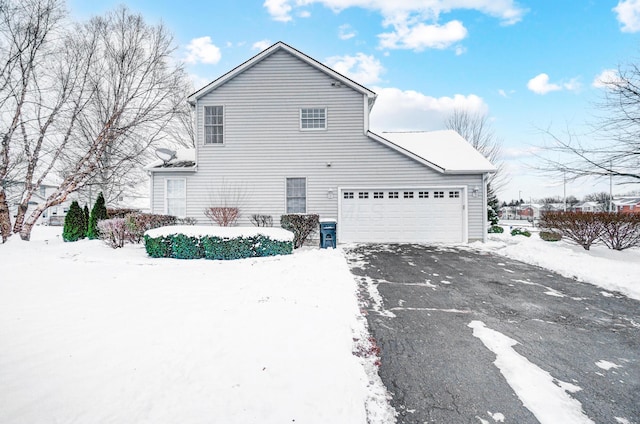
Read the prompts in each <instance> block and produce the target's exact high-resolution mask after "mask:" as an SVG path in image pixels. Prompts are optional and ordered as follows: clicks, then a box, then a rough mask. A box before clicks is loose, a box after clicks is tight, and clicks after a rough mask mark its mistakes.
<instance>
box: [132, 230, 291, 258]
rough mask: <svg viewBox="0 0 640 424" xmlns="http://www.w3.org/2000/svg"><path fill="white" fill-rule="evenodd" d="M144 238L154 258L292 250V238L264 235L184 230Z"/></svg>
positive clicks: (242, 255)
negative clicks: (193, 234)
mask: <svg viewBox="0 0 640 424" xmlns="http://www.w3.org/2000/svg"><path fill="white" fill-rule="evenodd" d="M144 242H145V249H146V251H147V254H148V255H149V256H151V257H153V258H169V257H172V258H177V259H199V258H206V259H242V258H250V257H261V256H274V255H287V254H291V253H292V252H293V243H292V242H290V241H280V240H272V239H271V238H269V237H268V236H264V235H257V236H253V237H236V238H222V237H217V236H201V237H191V236H186V235H184V234H172V235H169V236H160V237H149V236H148V235H145V236H144Z"/></svg>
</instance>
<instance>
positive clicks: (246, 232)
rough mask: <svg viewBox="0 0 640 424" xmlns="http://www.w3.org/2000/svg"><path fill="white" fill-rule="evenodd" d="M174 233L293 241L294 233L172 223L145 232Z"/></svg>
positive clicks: (280, 229)
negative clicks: (259, 237) (263, 237)
mask: <svg viewBox="0 0 640 424" xmlns="http://www.w3.org/2000/svg"><path fill="white" fill-rule="evenodd" d="M172 234H184V235H185V236H190V237H204V236H209V237H220V238H237V237H255V236H259V235H262V236H266V237H269V238H270V239H271V240H277V241H293V233H292V232H291V231H287V230H285V229H284V228H274V227H217V226H213V225H172V226H169V227H160V228H155V229H153V230H149V231H147V232H146V233H145V235H148V236H149V237H160V236H169V235H172Z"/></svg>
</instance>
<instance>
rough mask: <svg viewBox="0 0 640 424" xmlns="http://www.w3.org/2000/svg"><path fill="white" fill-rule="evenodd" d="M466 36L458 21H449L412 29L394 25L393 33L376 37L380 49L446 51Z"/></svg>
mask: <svg viewBox="0 0 640 424" xmlns="http://www.w3.org/2000/svg"><path fill="white" fill-rule="evenodd" d="M466 36H467V29H466V28H465V27H464V25H462V22H460V21H450V22H447V23H446V24H444V25H438V24H434V25H425V24H424V23H418V24H416V25H414V26H412V27H409V26H406V25H395V31H393V32H387V33H383V34H380V35H378V37H379V38H380V47H382V48H387V49H410V50H416V51H421V50H424V49H426V48H431V49H446V48H447V47H449V46H451V45H452V44H455V43H457V42H458V41H460V40H463V39H464V38H465V37H466Z"/></svg>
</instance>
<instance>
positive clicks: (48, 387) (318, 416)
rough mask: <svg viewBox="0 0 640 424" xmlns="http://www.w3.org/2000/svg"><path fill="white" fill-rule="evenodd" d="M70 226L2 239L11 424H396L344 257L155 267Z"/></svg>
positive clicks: (0, 374)
mask: <svg viewBox="0 0 640 424" xmlns="http://www.w3.org/2000/svg"><path fill="white" fill-rule="evenodd" d="M60 232H61V229H60V228H46V227H42V228H41V227H38V228H36V229H34V234H33V240H32V241H31V242H28V243H26V242H22V241H20V240H19V239H18V238H17V237H12V239H10V241H9V242H8V243H7V244H5V245H0V269H1V272H2V274H1V277H0V382H1V384H0V422H2V423H4V424H8V423H32V424H33V423H54V422H59V423H72V422H75V423H98V422H101V423H104V422H110V423H142V422H145V423H213V422H219V423H254V422H260V423H292V422H299V423H363V424H364V423H365V422H367V416H368V419H369V420H370V422H373V423H376V422H378V423H382V422H390V421H392V410H391V409H390V407H389V406H388V402H387V400H386V397H385V396H386V392H385V390H384V388H383V387H382V383H381V382H380V380H379V378H378V377H377V374H376V373H375V371H376V370H375V367H374V365H373V360H374V358H368V359H364V358H361V357H358V356H354V355H353V354H352V352H353V351H354V350H357V349H358V348H357V346H355V345H354V339H364V340H366V339H367V338H368V334H367V332H366V329H365V325H366V321H365V320H364V318H362V316H361V315H360V312H359V307H358V304H357V300H356V283H355V281H354V279H353V277H352V276H351V274H350V272H349V269H348V267H347V265H346V261H345V260H344V257H343V255H342V253H341V251H340V250H319V249H307V250H302V251H296V252H295V253H294V254H293V255H288V256H278V257H269V258H256V259H243V260H237V261H208V260H194V261H187V260H174V259H151V258H148V257H147V256H146V254H145V252H144V248H143V247H142V246H126V247H125V248H123V249H118V250H113V249H110V248H109V247H107V246H106V245H104V244H103V243H102V242H100V241H87V240H85V241H80V242H76V243H63V242H62V241H61V237H60V236H59V234H60ZM365 348H366V346H365Z"/></svg>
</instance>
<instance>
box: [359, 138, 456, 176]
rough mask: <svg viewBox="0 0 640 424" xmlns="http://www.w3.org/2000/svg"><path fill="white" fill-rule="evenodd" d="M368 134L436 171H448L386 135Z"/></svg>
mask: <svg viewBox="0 0 640 424" xmlns="http://www.w3.org/2000/svg"><path fill="white" fill-rule="evenodd" d="M367 136H368V137H370V138H371V139H373V140H375V141H377V142H379V143H382V144H384V145H385V146H387V147H390V148H391V149H393V150H395V151H397V152H399V153H402V154H403V155H405V156H407V157H409V158H411V159H413V160H415V161H417V162H420V163H421V164H423V165H426V166H427V167H429V168H431V169H433V170H434V171H437V172H440V173H442V174H444V173H445V172H446V170H445V169H444V168H442V167H440V166H438V165H436V164H435V163H433V162H429V161H428V160H426V159H425V158H423V157H422V156H418V155H416V154H415V153H413V152H410V151H408V150H407V149H404V148H402V147H400V146H398V145H397V144H395V143H393V142H392V141H389V140H387V139H386V138H384V137H382V136H380V135H378V134H376V133H374V132H371V131H367Z"/></svg>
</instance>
